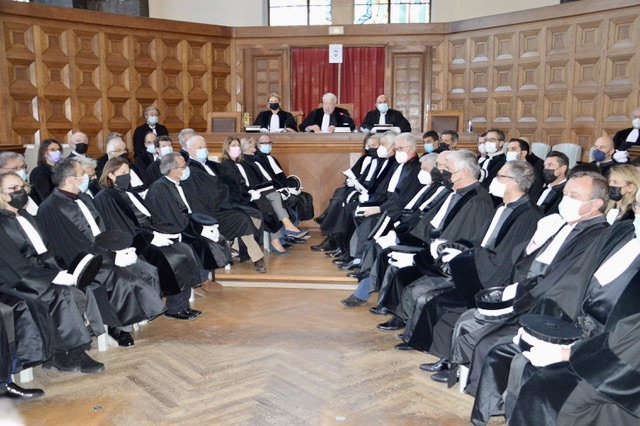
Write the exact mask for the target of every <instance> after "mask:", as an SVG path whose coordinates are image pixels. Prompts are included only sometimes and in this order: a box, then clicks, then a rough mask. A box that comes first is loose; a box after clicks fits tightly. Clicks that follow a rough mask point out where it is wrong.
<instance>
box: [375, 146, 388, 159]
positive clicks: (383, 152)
mask: <svg viewBox="0 0 640 426" xmlns="http://www.w3.org/2000/svg"><path fill="white" fill-rule="evenodd" d="M376 152H377V153H378V158H387V157H388V154H387V148H385V147H384V146H382V145H380V146H379V147H378V149H377V151H376Z"/></svg>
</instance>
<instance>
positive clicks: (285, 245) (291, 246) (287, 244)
mask: <svg viewBox="0 0 640 426" xmlns="http://www.w3.org/2000/svg"><path fill="white" fill-rule="evenodd" d="M282 247H283V248H284V249H285V250H289V249H290V248H293V245H291V244H289V243H288V242H287V243H284V244H283V245H282Z"/></svg>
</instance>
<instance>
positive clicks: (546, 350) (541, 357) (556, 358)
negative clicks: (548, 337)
mask: <svg viewBox="0 0 640 426" xmlns="http://www.w3.org/2000/svg"><path fill="white" fill-rule="evenodd" d="M570 351H571V346H569V345H553V344H551V343H543V344H539V345H535V346H533V347H531V349H529V350H528V351H524V352H522V355H524V356H525V357H527V359H528V360H529V361H531V364H533V365H534V366H536V367H546V366H547V365H549V364H555V363H556V362H562V361H567V360H568V356H566V358H567V359H565V354H570V353H571V352H570Z"/></svg>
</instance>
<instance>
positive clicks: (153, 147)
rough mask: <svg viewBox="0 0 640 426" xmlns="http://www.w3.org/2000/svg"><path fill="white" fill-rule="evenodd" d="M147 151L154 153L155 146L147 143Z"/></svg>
mask: <svg viewBox="0 0 640 426" xmlns="http://www.w3.org/2000/svg"><path fill="white" fill-rule="evenodd" d="M147 152H148V153H149V154H151V155H153V154H155V153H156V146H155V145H147Z"/></svg>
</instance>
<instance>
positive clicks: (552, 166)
mask: <svg viewBox="0 0 640 426" xmlns="http://www.w3.org/2000/svg"><path fill="white" fill-rule="evenodd" d="M568 173H569V158H568V157H567V156H566V154H564V153H562V152H560V151H551V152H549V153H548V154H547V158H546V159H545V160H544V169H543V170H542V179H543V180H544V182H545V184H544V185H543V187H542V193H541V194H540V196H539V197H538V200H537V201H536V204H537V205H538V206H539V207H540V208H541V209H542V213H543V215H545V216H547V215H551V214H554V213H558V206H559V205H560V201H562V191H563V190H564V185H565V183H566V182H567V174H568Z"/></svg>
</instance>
